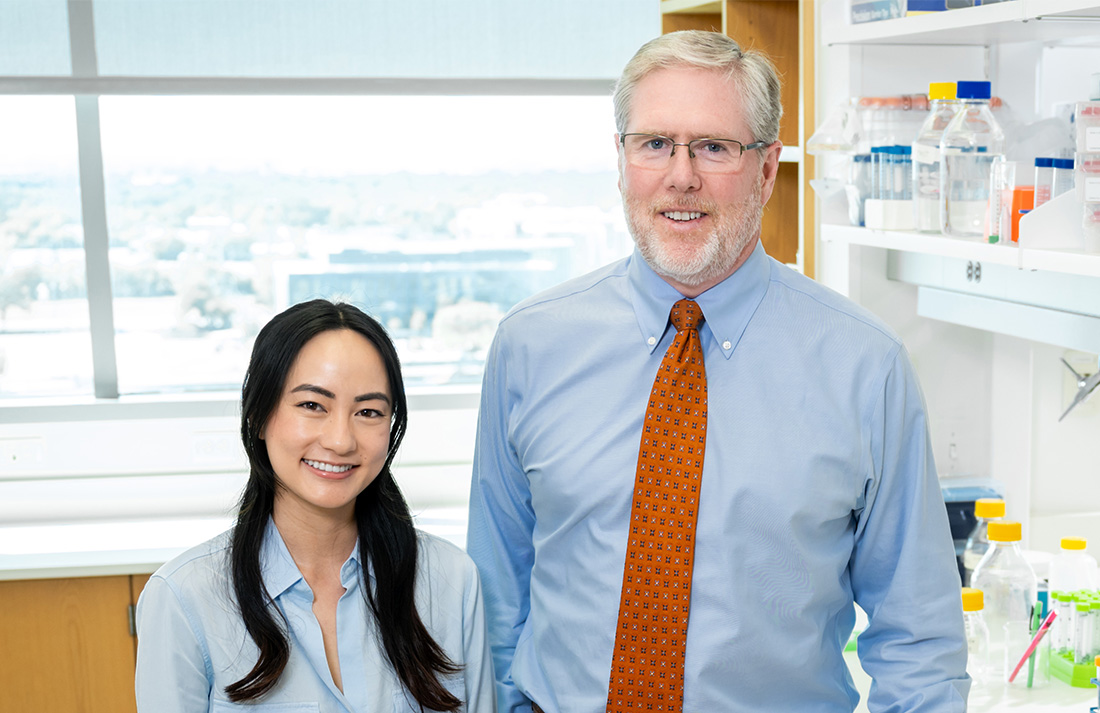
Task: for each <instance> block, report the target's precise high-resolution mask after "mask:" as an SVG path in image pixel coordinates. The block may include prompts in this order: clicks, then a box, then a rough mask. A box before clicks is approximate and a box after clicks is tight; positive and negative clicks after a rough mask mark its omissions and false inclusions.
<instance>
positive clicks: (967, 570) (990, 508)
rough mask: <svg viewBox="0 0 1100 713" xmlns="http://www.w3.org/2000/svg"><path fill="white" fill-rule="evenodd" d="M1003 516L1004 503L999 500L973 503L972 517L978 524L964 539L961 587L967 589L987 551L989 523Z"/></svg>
mask: <svg viewBox="0 0 1100 713" xmlns="http://www.w3.org/2000/svg"><path fill="white" fill-rule="evenodd" d="M1004 516H1005V501H1004V500H1001V499H1000V498H979V499H978V500H975V501H974V517H975V518H977V520H978V524H977V525H975V526H974V529H973V530H971V531H970V536H969V537H967V538H966V549H964V550H963V570H964V575H963V577H964V579H965V580H966V581H964V582H963V586H966V587H969V586H972V585H971V584H970V580H971V578H972V577H973V574H974V568H975V567H977V566H978V562H980V561H981V559H982V557H984V556H985V553H986V552H987V551H988V550H989V536H988V534H987V532H988V529H989V523H990V522H991V521H993V520H1000V519H1001V518H1003V517H1004Z"/></svg>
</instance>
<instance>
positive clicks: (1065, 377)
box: [1061, 349, 1100, 418]
mask: <svg viewBox="0 0 1100 713" xmlns="http://www.w3.org/2000/svg"><path fill="white" fill-rule="evenodd" d="M1062 358H1063V359H1065V360H1066V363H1067V364H1069V365H1070V366H1072V367H1073V370H1074V371H1076V372H1077V373H1078V374H1080V375H1081V378H1082V379H1084V378H1087V377H1089V376H1092V375H1093V374H1095V373H1096V369H1097V357H1096V355H1095V354H1089V353H1088V352H1080V351H1075V350H1072V349H1071V350H1067V351H1066V352H1065V353H1064V354H1062ZM1061 366H1062V411H1065V410H1066V409H1067V408H1069V405H1070V404H1071V403H1073V399H1074V397H1075V396H1077V388H1078V387H1077V377H1075V376H1074V375H1073V373H1072V372H1070V370H1069V369H1067V368H1066V367H1065V364H1062V365H1061ZM1098 392H1100V387H1097V388H1096V389H1095V390H1094V391H1093V392H1092V394H1091V395H1090V396H1089V398H1087V399H1085V401H1083V402H1082V403H1079V404H1077V405H1076V406H1074V407H1073V410H1072V411H1070V412H1069V414H1068V415H1067V416H1066V418H1072V417H1073V416H1075V415H1076V416H1084V415H1086V414H1087V415H1093V414H1096V413H1100V396H1098V395H1097V394H1098Z"/></svg>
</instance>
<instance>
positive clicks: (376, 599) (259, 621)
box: [225, 300, 461, 711]
mask: <svg viewBox="0 0 1100 713" xmlns="http://www.w3.org/2000/svg"><path fill="white" fill-rule="evenodd" d="M339 329H350V330H352V331H354V332H357V333H359V334H361V335H363V336H364V337H365V338H366V339H367V340H368V341H369V342H370V343H371V344H372V345H374V347H375V348H376V349H377V350H378V352H379V354H381V356H382V362H383V363H384V364H385V365H386V373H387V376H388V377H389V384H390V393H391V394H392V396H393V417H392V421H391V424H390V443H389V453H388V456H387V458H386V462H385V464H384V465H383V466H382V471H381V472H380V473H379V474H378V477H377V478H375V479H374V481H373V482H372V483H371V484H370V485H369V486H368V487H367V488H366V489H365V490H364V491H363V492H362V493H361V494H360V495H359V497H358V498H357V499H356V501H355V522H356V526H357V527H358V529H359V559H360V562H361V563H362V569H363V580H364V581H363V591H364V593H365V598H366V600H367V604H368V606H369V608H370V610H371V613H372V614H373V616H374V621H375V624H376V625H377V627H378V631H379V633H380V634H381V639H382V645H383V648H384V649H385V651H386V656H387V658H388V659H389V661H390V664H391V665H392V666H393V669H394V671H395V672H396V673H397V677H398V679H400V681H401V683H402V684H404V686H405V688H406V689H408V691H409V693H411V694H412V696H413V698H415V699H416V701H417V703H419V704H420V705H421V706H422V707H423V708H428V709H431V710H436V711H451V710H456V709H458V708H459V707H460V705H461V701H460V700H458V699H457V698H456V697H455V696H453V695H452V694H451V693H449V692H448V691H447V690H446V689H445V688H444V687H443V685H442V684H441V683H440V682H439V676H440V675H447V674H453V673H456V672H457V671H459V670H460V668H461V667H460V666H458V665H457V664H455V663H454V662H453V661H451V660H450V659H449V658H448V657H447V654H446V652H444V651H443V648H442V647H441V646H440V645H439V644H438V643H436V641H435V640H434V639H433V638H432V636H431V634H429V633H428V630H427V629H426V628H425V627H424V624H423V622H422V621H421V620H420V616H419V614H418V613H417V611H416V603H415V601H414V599H413V587H414V583H415V580H416V559H417V539H416V531H415V530H414V529H413V523H412V516H411V515H410V513H409V506H408V504H407V503H406V502H405V498H404V496H403V495H402V494H401V491H400V490H399V489H398V487H397V483H396V482H394V479H393V474H392V473H391V471H390V464H391V462H392V461H393V457H394V454H395V453H396V452H397V448H398V446H400V445H401V439H402V438H403V437H404V435H405V428H406V426H407V424H408V404H407V402H406V400H405V386H404V382H403V380H402V378H401V364H400V362H399V361H398V358H397V351H396V350H395V349H394V346H393V342H391V341H390V338H389V335H387V334H386V331H385V330H384V329H383V328H382V326H381V325H380V324H378V322H376V321H375V320H373V319H371V318H370V317H368V316H367V315H366V314H364V313H363V312H362V311H360V310H359V309H358V308H356V307H354V306H352V305H349V304H340V303H336V304H334V303H332V302H329V301H327V300H313V301H311V302H304V303H302V304H298V305H294V306H293V307H291V308H289V309H287V310H286V311H284V312H282V313H281V314H279V315H277V316H275V317H274V318H273V319H272V320H271V321H270V322H268V323H267V325H266V326H264V328H263V329H261V330H260V333H259V335H258V336H257V337H256V342H255V345H254V346H253V348H252V359H251V361H250V362H249V365H248V373H247V374H246V376H245V380H244V386H243V388H242V392H241V439H242V441H243V442H244V449H245V452H246V453H247V454H248V462H249V476H248V484H247V485H246V486H245V490H244V493H243V494H242V495H241V501H240V509H239V512H238V515H237V525H236V527H235V528H234V530H233V538H232V543H231V545H230V556H231V560H232V571H233V590H234V593H235V594H236V597H237V603H238V606H239V607H240V612H241V617H242V618H243V619H244V625H245V629H246V630H247V631H248V634H249V636H251V637H252V640H253V641H254V642H256V646H257V647H258V648H259V650H260V656H259V660H257V661H256V665H255V666H253V668H252V670H251V671H249V672H248V674H247V675H246V676H245V677H244V678H242V679H241V680H239V681H237V682H236V683H232V684H230V685H228V686H226V687H225V692H226V695H228V696H229V700H231V701H233V702H242V701H252V700H255V699H258V698H260V697H261V696H263V695H264V694H265V693H267V692H268V691H269V690H271V688H272V687H273V686H274V685H275V684H276V682H277V681H278V679H279V676H280V675H281V674H282V672H283V669H284V668H285V667H286V664H287V659H288V658H289V656H290V643H289V641H288V639H287V634H286V632H285V626H286V622H285V620H282V621H281V622H280V621H277V620H276V618H275V612H279V609H278V608H277V607H276V606H275V603H274V601H273V600H272V598H271V595H270V594H269V593H268V591H267V589H266V588H265V587H264V583H263V577H262V575H261V568H260V552H261V551H262V547H263V538H264V532H265V530H266V529H267V522H268V519H269V518H270V517H271V514H272V511H273V508H274V504H275V492H276V489H277V488H278V487H280V486H279V485H278V482H277V479H276V476H275V472H274V470H273V469H272V467H271V461H270V459H269V458H268V454H267V446H266V445H265V444H264V441H263V439H262V438H261V437H260V432H261V430H262V429H263V426H264V424H265V423H266V422H267V420H268V418H270V416H271V414H272V412H273V411H274V410H275V408H276V406H277V405H278V403H279V400H280V398H281V397H282V393H283V388H284V386H285V382H286V378H287V375H288V374H289V373H290V369H291V367H292V366H293V364H294V360H295V359H296V358H297V356H298V353H299V352H300V351H301V350H302V347H303V346H304V345H305V344H306V342H308V341H309V340H310V339H312V338H313V337H315V336H317V335H318V334H320V333H322V332H326V331H329V330H339ZM370 567H373V569H374V575H375V582H376V583H377V585H376V587H374V588H373V589H372V588H371V586H370V581H369V577H368V576H367V574H366V573H367V572H368V571H370V569H369V568H370ZM279 616H280V619H281V618H282V614H281V612H279Z"/></svg>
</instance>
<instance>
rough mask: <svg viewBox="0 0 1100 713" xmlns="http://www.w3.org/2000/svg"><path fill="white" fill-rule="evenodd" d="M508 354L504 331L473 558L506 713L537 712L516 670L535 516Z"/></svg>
mask: <svg viewBox="0 0 1100 713" xmlns="http://www.w3.org/2000/svg"><path fill="white" fill-rule="evenodd" d="M505 356H506V349H505V348H504V346H503V344H502V331H498V333H497V337H496V339H495V340H494V342H493V346H492V348H491V349H490V351H489V355H488V358H487V360H486V365H485V378H484V382H483V384H482V391H481V409H480V412H479V414H478V427H477V440H476V442H475V447H474V463H473V481H472V485H471V492H470V522H469V530H468V534H467V547H466V549H467V552H469V553H470V556H471V557H472V558H473V560H474V562H475V563H476V564H477V567H478V570H479V571H480V572H481V582H482V587H483V589H484V592H485V611H486V618H487V622H488V631H489V643H490V647H491V650H492V655H493V665H494V670H495V676H496V686H497V701H498V705H499V709H500V710H501V711H529V710H530V705H531V704H530V701H528V700H527V698H526V697H525V696H524V695H523V694H522V693H520V692H519V691H518V690H516V687H515V684H514V683H513V681H512V675H511V665H512V657H513V655H514V654H515V650H516V642H517V640H518V639H519V635H520V632H521V631H522V630H523V627H524V624H525V623H526V621H527V615H528V612H529V611H530V602H531V599H530V583H531V567H532V564H533V562H534V545H533V542H532V533H533V531H534V525H535V515H534V511H533V509H532V507H531V491H530V485H529V482H528V480H527V477H526V474H525V473H524V471H523V467H522V465H521V464H520V462H519V458H518V456H517V454H516V452H515V449H514V448H513V446H512V443H511V439H510V437H509V416H510V412H511V408H512V406H513V404H512V402H511V399H512V395H511V394H510V391H509V388H508V365H507V363H506V359H505Z"/></svg>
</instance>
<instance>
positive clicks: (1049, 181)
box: [1035, 157, 1054, 208]
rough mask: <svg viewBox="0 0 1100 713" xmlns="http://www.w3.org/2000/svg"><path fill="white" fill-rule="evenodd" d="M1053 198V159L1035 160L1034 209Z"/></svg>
mask: <svg viewBox="0 0 1100 713" xmlns="http://www.w3.org/2000/svg"><path fill="white" fill-rule="evenodd" d="M1053 197H1054V159H1052V158H1046V157H1040V158H1037V159H1035V207H1036V208H1038V207H1039V206H1041V205H1042V204H1044V203H1046V202H1047V201H1049V200H1050V199H1051V198H1053Z"/></svg>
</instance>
